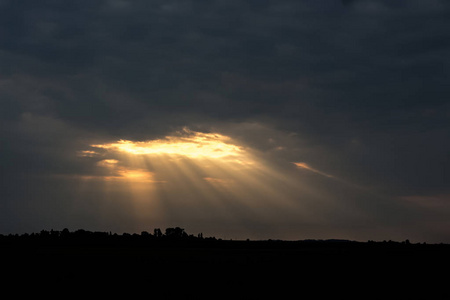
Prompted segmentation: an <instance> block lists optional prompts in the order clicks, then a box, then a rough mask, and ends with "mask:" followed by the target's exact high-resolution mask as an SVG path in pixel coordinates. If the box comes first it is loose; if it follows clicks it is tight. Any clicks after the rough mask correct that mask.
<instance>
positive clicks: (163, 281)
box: [0, 227, 450, 299]
mask: <svg viewBox="0 0 450 300" xmlns="http://www.w3.org/2000/svg"><path fill="white" fill-rule="evenodd" d="M449 257H450V245H449V244H425V243H410V242H409V241H408V240H405V241H400V242H397V241H376V242H375V241H368V242H357V241H349V240H299V241H285V240H225V239H220V238H215V237H203V234H202V233H199V234H195V235H193V234H189V233H187V232H186V231H185V230H184V229H182V228H180V227H174V228H167V229H165V230H161V229H159V228H156V229H154V230H153V231H151V230H150V232H148V231H143V232H141V233H140V234H137V233H133V234H129V233H123V234H116V233H112V232H98V231H94V232H92V231H87V230H83V229H79V230H76V231H73V232H71V231H69V230H68V229H63V230H61V231H58V230H49V231H48V230H42V231H41V232H38V233H31V234H21V235H18V234H9V235H0V263H1V265H2V271H3V272H4V274H9V275H8V276H7V278H11V279H12V280H13V281H14V280H17V278H20V282H23V280H24V277H27V278H28V282H35V281H38V282H40V283H41V285H40V286H44V287H47V286H55V282H57V283H58V286H59V285H60V284H69V287H68V290H70V291H72V290H73V286H71V285H72V284H73V283H74V282H94V283H97V282H99V281H102V282H103V283H104V284H99V285H98V287H101V289H102V290H103V289H106V290H109V291H113V292H115V291H116V288H117V287H120V286H122V285H123V284H124V283H130V284H131V285H132V286H133V288H135V286H136V283H137V282H138V283H140V285H139V284H138V286H142V287H145V289H146V290H147V291H151V293H155V292H163V294H164V295H165V297H166V299H178V298H181V299H199V298H201V297H199V295H201V294H202V292H203V291H205V290H208V291H209V292H208V293H207V297H206V298H208V299H221V298H222V299H248V298H250V299H253V298H258V297H254V296H255V295H259V296H261V297H259V298H273V299H284V298H287V297H288V296H289V295H291V296H292V295H293V294H292V292H300V294H298V295H301V292H303V293H304V294H305V295H307V294H310V293H312V294H313V295H316V294H317V293H319V292H320V294H321V295H323V293H325V295H327V296H332V297H335V296H336V295H345V296H346V298H348V297H347V296H350V295H351V293H352V292H353V293H355V292H356V293H361V292H357V291H363V292H362V293H363V294H357V295H358V297H356V298H358V299H361V298H366V297H365V296H367V293H368V292H370V294H371V295H376V296H377V297H376V298H374V299H384V298H386V295H395V296H396V297H397V298H398V299H406V298H408V299H409V298H411V299H413V298H414V297H416V296H417V295H419V296H420V297H419V298H420V299H429V298H433V299H438V298H439V299H440V298H442V297H443V296H445V297H444V298H443V299H449V298H448V297H447V296H450V295H449V293H448V292H447V289H445V288H442V287H446V284H447V282H446V280H447V277H445V276H442V275H441V274H442V271H445V270H447V269H448V268H450V262H449ZM44 273H45V274H48V275H46V276H48V277H46V276H43V274H44ZM428 281H430V282H432V285H431V286H430V285H426V284H425V282H428ZM77 287H78V286H77ZM289 288H291V290H289ZM128 291H130V290H128ZM281 291H289V293H286V294H285V297H283V296H280V292H281ZM152 295H153V294H152ZM268 295H270V297H267V296H268ZM317 295H318V294H317ZM353 295H355V294H353ZM430 295H434V296H436V297H429V296H430ZM239 296H242V297H239ZM246 296H251V297H246ZM359 296H361V297H359ZM406 296H408V297H406ZM409 296H414V297H409ZM350 298H351V297H350Z"/></svg>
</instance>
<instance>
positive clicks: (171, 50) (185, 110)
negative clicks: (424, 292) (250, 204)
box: [0, 0, 450, 201]
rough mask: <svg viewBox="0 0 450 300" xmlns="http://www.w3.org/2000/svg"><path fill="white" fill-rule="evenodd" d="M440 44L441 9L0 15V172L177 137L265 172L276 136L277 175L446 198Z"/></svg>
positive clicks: (166, 8)
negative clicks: (252, 160) (300, 164)
mask: <svg viewBox="0 0 450 300" xmlns="http://www.w3.org/2000/svg"><path fill="white" fill-rule="evenodd" d="M449 35H450V2H448V1H444V0H430V1H419V0H414V1H406V0H405V1H387V0H386V1H382V0H380V1H377V0H354V1H338V0H335V1H334V0H329V1H287V0H285V1H244V2H243V1H233V0H230V1H222V0H216V1H186V0H183V1H181V0H179V1H178V0H173V1H162V0H158V1H126V0H110V1H106V0H105V1H50V0H48V1H32V0H29V1H25V0H20V1H12V0H11V1H6V0H3V1H0V36H1V38H0V97H1V98H0V101H1V110H0V116H1V120H0V124H1V126H2V129H1V131H0V134H1V138H2V140H3V144H4V145H5V146H4V147H2V149H1V150H0V151H1V153H2V158H1V163H2V169H3V170H4V173H5V174H16V173H17V174H19V173H24V172H25V173H26V172H29V173H30V172H31V173H33V172H34V173H45V174H53V173H58V174H61V173H79V174H84V173H86V172H88V171H89V165H88V164H87V163H86V162H83V161H77V160H72V159H69V157H70V153H71V152H72V151H73V149H82V148H83V145H88V144H89V143H90V142H91V141H92V140H95V139H97V140H99V139H100V140H101V139H104V140H105V141H106V140H117V139H120V138H125V139H151V138H154V137H159V136H163V135H165V134H167V133H169V132H173V131H174V130H176V129H179V128H180V127H181V126H189V127H191V128H193V129H198V130H211V129H212V128H219V129H221V130H222V131H223V132H227V133H228V134H229V135H231V136H233V135H234V136H236V137H237V138H240V139H241V140H242V141H245V142H247V143H249V144H251V146H253V147H255V148H259V149H261V150H262V151H266V152H267V153H268V154H267V155H269V156H270V155H273V156H274V159H275V156H276V155H275V154H272V153H280V152H276V151H275V152H271V149H272V148H271V147H275V146H274V145H275V142H273V141H275V139H273V137H274V136H276V135H277V134H276V132H283V134H279V135H278V137H279V138H280V140H278V141H277V142H278V143H279V144H277V146H278V147H280V145H281V144H283V145H284V146H285V148H286V149H290V150H289V151H288V150H286V149H285V150H283V151H284V152H281V153H283V158H282V159H285V160H286V161H305V162H308V163H309V164H311V165H312V166H314V167H315V168H317V169H318V170H321V171H323V172H325V173H327V174H333V175H334V176H336V177H339V178H343V179H345V180H347V181H350V182H354V183H355V184H359V185H363V186H371V187H373V188H375V189H377V190H379V191H382V192H383V193H386V194H388V195H389V196H392V197H397V196H407V195H443V194H444V195H445V194H450V190H449V187H448V175H447V173H448V169H449V167H450V165H449V164H450V162H449V160H448V150H449V149H450V142H449V140H448V135H449V131H450V128H449V127H450V122H449V118H450V107H449V101H448V95H449V92H450V87H449V84H448V78H449V75H450V74H449V64H450V59H449V57H450V55H449V54H450V53H449V52H450V43H449V41H450V36H449ZM262 123H264V124H265V127H264V128H266V129H267V128H271V129H267V130H266V129H265V130H266V131H264V130H263V129H258V130H256V129H255V127H251V126H250V127H251V128H250V127H248V126H247V125H242V126H241V125H239V124H262ZM255 126H256V128H259V127H258V126H260V125H255ZM262 132H267V135H265V134H263V133H262ZM269 138H272V140H271V142H269ZM277 159H279V157H277ZM24 170H26V171H24ZM8 185H9V183H8ZM9 191H11V188H9ZM11 193H12V192H10V196H9V197H10V198H11V199H15V197H14V193H12V194H11ZM11 201H12V200H11Z"/></svg>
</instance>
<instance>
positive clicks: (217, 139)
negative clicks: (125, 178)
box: [91, 128, 242, 158]
mask: <svg viewBox="0 0 450 300" xmlns="http://www.w3.org/2000/svg"><path fill="white" fill-rule="evenodd" d="M91 147H94V148H103V149H107V150H110V151H117V152H124V153H129V154H135V155H139V154H169V155H182V156H186V157H190V158H197V157H208V158H224V157H230V156H233V157H236V156H239V155H241V153H242V149H241V148H240V147H238V146H236V145H234V144H232V143H231V139H230V138H229V137H227V136H224V135H221V134H217V133H201V132H194V131H191V130H189V129H186V128H185V129H184V130H183V131H182V132H179V136H166V137H165V138H164V139H158V140H151V141H145V142H132V141H128V140H120V141H118V142H115V143H110V144H101V145H91Z"/></svg>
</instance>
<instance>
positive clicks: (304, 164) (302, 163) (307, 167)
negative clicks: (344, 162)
mask: <svg viewBox="0 0 450 300" xmlns="http://www.w3.org/2000/svg"><path fill="white" fill-rule="evenodd" d="M293 164H294V165H296V166H297V168H300V169H305V170H308V171H311V172H314V173H317V174H320V175H322V176H325V177H329V178H333V177H334V176H333V175H330V174H327V173H324V172H322V171H319V170H317V169H314V168H312V167H311V166H309V165H308V164H307V163H304V162H294V163H293Z"/></svg>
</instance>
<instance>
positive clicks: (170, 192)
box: [79, 128, 308, 232]
mask: <svg viewBox="0 0 450 300" xmlns="http://www.w3.org/2000/svg"><path fill="white" fill-rule="evenodd" d="M79 153H81V155H80V156H81V157H83V158H84V159H91V160H92V159H96V160H97V161H96V165H95V167H96V168H97V171H96V172H97V173H96V175H95V176H86V178H87V179H89V178H95V179H96V180H99V179H103V181H104V182H105V185H107V186H108V190H109V191H112V190H115V191H117V192H118V193H121V194H123V193H124V191H129V192H128V196H127V198H128V199H129V202H130V205H134V206H135V208H136V212H137V215H138V216H137V218H138V219H140V220H144V221H143V222H144V223H145V222H147V223H149V222H150V223H152V222H153V223H155V222H156V221H155V220H157V221H158V222H162V221H164V222H167V223H170V224H173V223H175V224H186V223H189V224H191V223H192V222H193V220H194V223H195V222H197V223H204V224H208V225H207V226H208V227H210V228H213V227H214V226H219V227H220V226H224V224H227V225H226V226H229V227H228V229H229V232H232V231H233V230H232V229H231V227H233V226H234V227H236V228H235V229H236V231H242V227H245V226H246V224H250V223H251V224H253V225H254V224H267V221H268V218H272V217H273V216H274V215H275V216H277V218H280V217H281V216H282V217H281V218H283V220H286V218H289V216H291V217H295V218H298V217H302V218H303V219H305V218H306V217H307V216H306V212H307V211H308V209H306V206H307V202H305V201H303V202H299V201H297V200H298V199H297V198H298V194H299V191H302V193H303V195H305V193H308V188H307V187H304V186H301V185H299V182H298V181H297V180H295V179H293V178H292V176H289V175H288V174H285V172H283V171H279V169H277V168H276V167H275V166H274V165H273V164H271V163H270V162H268V161H266V160H264V159H263V158H262V156H261V155H260V154H258V152H257V151H254V150H252V149H251V148H249V147H246V146H244V145H240V144H239V143H238V142H236V141H235V140H233V139H232V138H230V137H228V136H225V135H221V134H218V133H201V132H195V131H191V130H189V129H187V128H185V129H183V130H182V131H179V132H176V133H175V134H173V135H171V136H167V137H165V138H162V139H155V140H148V141H130V140H119V141H116V142H111V143H104V144H93V145H91V149H89V150H84V151H80V152H79ZM86 153H88V154H89V155H84V154H86ZM98 174H100V175H98ZM110 194H111V192H110ZM305 205H306V206H305ZM299 208H300V209H299ZM294 214H295V216H294ZM171 222H172V223H171ZM219 224H220V225H219ZM199 226H200V225H199ZM203 226H206V225H203ZM237 227H240V228H239V229H238V228H237Z"/></svg>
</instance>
